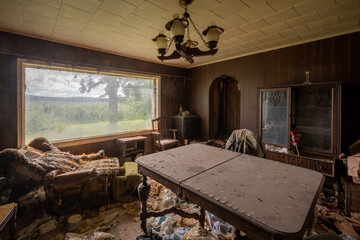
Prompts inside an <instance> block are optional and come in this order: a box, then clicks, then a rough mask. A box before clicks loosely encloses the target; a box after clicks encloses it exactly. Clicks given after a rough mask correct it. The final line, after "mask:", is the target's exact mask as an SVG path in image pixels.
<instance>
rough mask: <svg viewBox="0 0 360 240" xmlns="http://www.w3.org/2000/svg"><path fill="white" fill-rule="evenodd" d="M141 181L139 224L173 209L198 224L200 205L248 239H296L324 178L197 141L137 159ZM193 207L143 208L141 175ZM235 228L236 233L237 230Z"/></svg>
mask: <svg viewBox="0 0 360 240" xmlns="http://www.w3.org/2000/svg"><path fill="white" fill-rule="evenodd" d="M136 161H137V163H138V164H139V172H140V173H141V174H143V182H142V184H140V186H139V189H138V190H139V197H140V200H141V202H142V209H141V213H140V219H141V227H142V228H143V230H144V231H146V218H147V217H150V216H161V215H162V214H164V213H165V214H167V213H169V212H171V211H174V212H175V213H177V214H180V215H182V216H185V217H194V218H197V219H199V220H200V223H202V224H203V222H204V210H203V209H204V208H205V209H206V210H208V211H210V212H211V213H213V214H215V215H216V216H217V217H219V218H221V219H223V220H224V221H226V222H228V223H230V224H231V225H233V226H234V227H235V228H236V229H238V230H241V231H243V232H245V233H246V234H247V235H248V236H249V237H250V238H251V239H302V237H303V235H304V233H305V231H306V228H307V227H308V225H309V224H310V223H311V221H312V215H313V210H314V206H315V203H316V200H317V198H318V196H319V194H320V191H321V188H322V184H323V182H324V177H323V175H322V174H320V173H318V172H315V171H312V170H309V169H304V168H299V167H296V166H292V165H288V164H284V163H280V162H275V161H271V160H267V159H263V158H258V157H254V156H250V155H246V154H240V153H236V152H231V151H228V150H223V149H220V148H215V147H210V146H206V145H202V144H190V145H187V146H183V147H179V148H175V149H170V150H168V151H164V152H159V153H154V154H150V155H147V156H143V157H140V158H138V159H137V160H136ZM146 176H149V177H151V178H153V179H154V180H156V181H158V182H160V183H161V184H163V185H165V186H166V187H168V188H170V189H171V190H172V191H173V192H175V193H176V194H177V195H178V196H180V197H182V198H184V199H186V200H188V201H190V202H193V203H195V204H197V205H199V206H200V207H201V208H202V211H201V213H200V214H192V215H191V216H190V215H186V214H183V213H182V212H181V211H180V210H177V209H175V208H174V207H173V208H171V209H166V210H164V211H162V212H161V213H159V212H150V211H149V212H148V211H147V209H146V202H147V199H148V194H149V191H150V186H149V185H148V184H147V182H146V181H147V177H146ZM237 232H239V231H237Z"/></svg>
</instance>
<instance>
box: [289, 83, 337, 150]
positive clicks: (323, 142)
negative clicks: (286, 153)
mask: <svg viewBox="0 0 360 240" xmlns="http://www.w3.org/2000/svg"><path fill="white" fill-rule="evenodd" d="M293 95H294V98H295V125H296V128H297V129H299V130H300V131H301V132H302V136H301V139H300V141H299V149H300V150H311V151H316V152H327V153H331V152H332V145H333V144H332V122H333V118H332V112H333V105H332V102H333V88H332V87H331V86H327V87H323V86H322V87H304V88H296V89H294V93H293Z"/></svg>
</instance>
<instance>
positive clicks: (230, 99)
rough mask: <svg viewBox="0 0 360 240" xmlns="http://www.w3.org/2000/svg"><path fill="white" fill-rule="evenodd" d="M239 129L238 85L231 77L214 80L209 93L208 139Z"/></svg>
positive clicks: (226, 76) (224, 76) (225, 76)
mask: <svg viewBox="0 0 360 240" xmlns="http://www.w3.org/2000/svg"><path fill="white" fill-rule="evenodd" d="M239 128H240V83H239V82H238V81H237V80H236V79H235V78H234V77H231V76H228V75H222V76H220V77H218V78H216V79H215V80H214V81H213V82H212V83H211V86H210V91H209V138H210V139H211V138H217V137H222V136H226V135H228V134H230V133H231V132H232V131H233V130H235V129H239Z"/></svg>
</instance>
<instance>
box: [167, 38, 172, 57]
mask: <svg viewBox="0 0 360 240" xmlns="http://www.w3.org/2000/svg"><path fill="white" fill-rule="evenodd" d="M173 41H174V39H173V38H171V41H170V44H169V46H168V47H167V49H166V52H165V54H166V53H168V52H169V49H170V47H171V44H172V43H173Z"/></svg>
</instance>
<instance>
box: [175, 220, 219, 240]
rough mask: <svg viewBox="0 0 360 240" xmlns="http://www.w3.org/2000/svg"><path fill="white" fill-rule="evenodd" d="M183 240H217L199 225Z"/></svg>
mask: <svg viewBox="0 0 360 240" xmlns="http://www.w3.org/2000/svg"><path fill="white" fill-rule="evenodd" d="M182 240H217V238H216V237H215V236H214V235H212V234H211V233H209V232H208V231H206V230H205V229H203V228H202V227H201V226H200V224H197V225H196V226H195V227H193V228H192V229H191V230H190V231H188V232H187V233H185V235H184V236H183V238H182Z"/></svg>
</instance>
